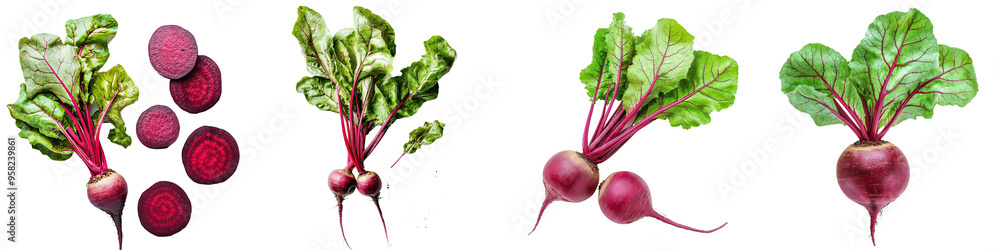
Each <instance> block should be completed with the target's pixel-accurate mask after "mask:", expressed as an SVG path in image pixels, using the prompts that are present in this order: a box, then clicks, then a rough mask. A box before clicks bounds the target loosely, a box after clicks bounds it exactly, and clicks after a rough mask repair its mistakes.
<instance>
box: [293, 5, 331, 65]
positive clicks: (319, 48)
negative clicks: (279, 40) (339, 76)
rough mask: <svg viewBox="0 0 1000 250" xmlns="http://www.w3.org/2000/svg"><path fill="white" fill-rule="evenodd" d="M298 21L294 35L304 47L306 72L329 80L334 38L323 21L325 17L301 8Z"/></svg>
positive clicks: (294, 28)
mask: <svg viewBox="0 0 1000 250" xmlns="http://www.w3.org/2000/svg"><path fill="white" fill-rule="evenodd" d="M298 16H299V17H298V19H297V20H295V26H294V27H293V28H292V35H294V36H295V38H296V39H297V40H298V41H299V46H300V47H302V56H304V57H305V58H306V71H308V72H309V73H310V74H313V75H317V76H323V77H327V78H329V76H330V75H332V74H333V65H331V64H330V46H331V45H332V41H331V39H332V36H330V30H329V29H328V28H327V27H326V22H324V21H323V16H322V15H320V14H319V13H317V12H316V11H314V10H312V9H310V8H309V7H305V6H299V9H298Z"/></svg>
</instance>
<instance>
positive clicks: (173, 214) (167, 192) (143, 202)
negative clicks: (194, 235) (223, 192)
mask: <svg viewBox="0 0 1000 250" xmlns="http://www.w3.org/2000/svg"><path fill="white" fill-rule="evenodd" d="M138 210H139V212H138V214H139V223H140V224H142V228H145V229H146V231H149V233H151V234H153V235H156V236H159V237H166V236H171V235H174V234H176V233H177V232H180V231H181V230H183V229H184V227H187V224H188V222H189V221H191V200H190V199H188V196H187V193H185V192H184V189H181V187H180V186H177V184H174V183H173V182H169V181H161V182H157V183H154V184H153V186H150V187H149V188H148V189H146V191H145V192H142V195H141V196H139V206H138Z"/></svg>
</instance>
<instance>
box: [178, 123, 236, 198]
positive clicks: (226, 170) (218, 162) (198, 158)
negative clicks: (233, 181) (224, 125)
mask: <svg viewBox="0 0 1000 250" xmlns="http://www.w3.org/2000/svg"><path fill="white" fill-rule="evenodd" d="M181 161H182V162H183V163H184V171H185V172H187V175H188V177H190V178H191V180H192V181H194V182H196V183H200V184H216V183H220V182H223V181H226V180H228V179H229V177H231V176H233V173H234V172H236V165H237V164H239V162H240V149H239V147H238V146H237V145H236V139H234V138H233V136H232V135H230V134H229V132H226V130H223V129H220V128H216V127H212V126H202V127H200V128H198V129H196V130H195V131H194V132H192V133H191V135H190V136H188V138H187V141H186V142H184V149H183V150H181Z"/></svg>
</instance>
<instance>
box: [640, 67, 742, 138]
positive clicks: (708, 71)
mask: <svg viewBox="0 0 1000 250" xmlns="http://www.w3.org/2000/svg"><path fill="white" fill-rule="evenodd" d="M738 76H739V65H737V64H736V61H735V60H733V59H732V58H730V57H728V56H718V55H714V54H712V53H708V52H704V51H695V52H694V61H693V62H692V63H691V67H690V69H689V70H688V75H687V78H684V79H683V80H681V81H680V82H679V83H678V85H677V87H676V88H674V89H673V90H671V91H670V92H667V93H660V94H658V97H657V98H656V99H653V100H652V101H650V102H648V103H647V104H646V106H644V107H643V110H642V111H641V112H640V113H639V114H640V117H639V119H642V118H643V117H646V116H649V115H652V114H654V113H656V111H657V110H659V109H662V108H666V110H664V111H663V113H660V114H659V115H657V118H660V119H667V120H670V126H674V127H678V126H679V127H683V128H684V129H689V128H692V127H697V126H700V125H705V124H708V123H709V122H711V121H712V118H711V117H709V114H711V113H712V112H713V111H720V110H722V109H725V108H728V107H729V106H732V105H733V102H734V101H735V100H736V83H737V80H738V79H737V78H738ZM637 120H638V119H637Z"/></svg>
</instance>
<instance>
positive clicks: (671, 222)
mask: <svg viewBox="0 0 1000 250" xmlns="http://www.w3.org/2000/svg"><path fill="white" fill-rule="evenodd" d="M648 216H649V217H653V218H656V219H657V220H660V221H662V222H664V223H667V224H670V225H671V226H675V227H679V228H682V229H687V230H690V231H694V232H699V233H711V232H715V230H719V229H720V228H722V227H724V226H726V225H727V224H729V222H726V223H722V226H719V227H717V228H715V229H712V230H707V231H706V230H701V229H695V228H692V227H689V226H685V225H681V224H680V223H677V222H674V221H672V220H670V219H667V217H663V215H661V214H659V213H656V212H652V213H650V215H648Z"/></svg>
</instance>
